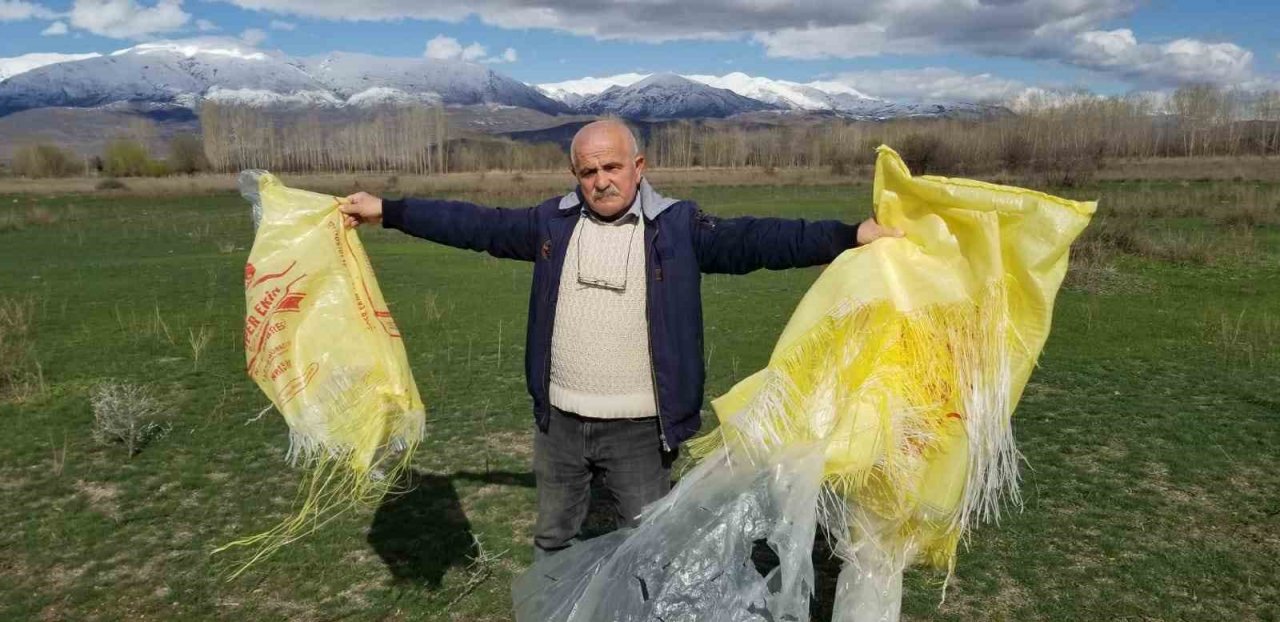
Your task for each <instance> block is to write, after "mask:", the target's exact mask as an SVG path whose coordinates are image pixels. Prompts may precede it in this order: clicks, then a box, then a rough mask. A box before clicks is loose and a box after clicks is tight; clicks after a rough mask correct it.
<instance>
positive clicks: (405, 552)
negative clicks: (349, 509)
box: [368, 471, 534, 589]
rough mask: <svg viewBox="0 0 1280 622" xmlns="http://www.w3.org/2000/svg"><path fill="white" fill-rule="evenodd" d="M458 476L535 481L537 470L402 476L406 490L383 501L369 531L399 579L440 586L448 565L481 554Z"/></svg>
mask: <svg viewBox="0 0 1280 622" xmlns="http://www.w3.org/2000/svg"><path fill="white" fill-rule="evenodd" d="M458 480H466V481H476V482H484V483H486V484H498V485H502V486H521V487H525V488H532V487H533V485H534V481H533V473H511V472H497V471H495V472H490V473H472V472H467V471H460V472H457V473H452V474H449V475H437V474H433V473H423V472H420V471H414V472H413V473H411V474H409V475H407V476H406V477H405V478H404V480H403V481H402V482H401V488H402V490H404V491H405V492H402V493H398V494H393V495H389V496H388V497H387V498H386V499H385V500H383V502H382V505H380V506H378V510H377V512H376V513H375V514H374V516H373V524H372V525H371V526H370V529H369V537H368V540H369V545H370V546H372V547H373V550H374V552H376V553H377V554H378V557H380V558H382V562H383V563H384V564H386V566H387V569H388V570H390V571H391V575H392V577H394V580H395V581H397V582H404V583H411V584H414V585H426V586H428V587H430V588H431V589H438V588H439V587H440V582H441V579H442V578H443V577H444V574H445V572H446V571H448V569H449V568H451V567H454V566H459V567H465V566H466V565H467V564H469V563H471V558H472V557H474V556H475V555H477V553H478V551H477V550H476V544H475V539H474V538H473V537H472V535H471V522H470V521H468V520H467V515H466V513H464V512H463V510H462V502H461V501H460V500H459V498H458V490H457V488H456V487H455V486H454V482H456V481H458Z"/></svg>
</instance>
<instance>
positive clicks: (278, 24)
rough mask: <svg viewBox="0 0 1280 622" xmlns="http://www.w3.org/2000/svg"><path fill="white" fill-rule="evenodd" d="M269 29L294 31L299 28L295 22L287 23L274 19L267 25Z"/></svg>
mask: <svg viewBox="0 0 1280 622" xmlns="http://www.w3.org/2000/svg"><path fill="white" fill-rule="evenodd" d="M267 27H268V28H270V29H272V30H294V29H296V28H297V27H298V25H297V24H295V23H293V22H286V21H284V20H280V19H273V20H271V23H270V24H268V25H267Z"/></svg>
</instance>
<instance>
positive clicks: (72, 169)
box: [13, 143, 84, 177]
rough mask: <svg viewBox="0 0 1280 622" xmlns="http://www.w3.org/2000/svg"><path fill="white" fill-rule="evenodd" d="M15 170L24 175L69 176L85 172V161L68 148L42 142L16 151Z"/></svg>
mask: <svg viewBox="0 0 1280 622" xmlns="http://www.w3.org/2000/svg"><path fill="white" fill-rule="evenodd" d="M13 172H14V173H17V174H18V175H22V176H24V177H67V176H70V175H80V174H83V173H84V163H83V162H82V161H81V160H80V158H79V157H78V156H77V155H76V154H74V153H72V152H70V151H68V150H66V149H63V148H61V147H58V146H56V145H48V144H43V143H41V144H38V145H26V146H23V147H19V148H18V149H17V151H16V152H14V154H13Z"/></svg>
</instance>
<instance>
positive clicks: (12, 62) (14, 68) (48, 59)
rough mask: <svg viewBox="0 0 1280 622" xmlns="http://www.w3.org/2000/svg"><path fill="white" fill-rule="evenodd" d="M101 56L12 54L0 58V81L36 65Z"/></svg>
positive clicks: (96, 54) (41, 53) (93, 53)
mask: <svg viewBox="0 0 1280 622" xmlns="http://www.w3.org/2000/svg"><path fill="white" fill-rule="evenodd" d="M97 56H101V54H98V53H97V52H90V53H88V54H57V53H44V52H35V53H32V54H23V55H22V56H14V57H12V58H0V82H3V81H5V80H7V79H9V78H10V77H12V76H16V75H18V74H20V73H26V72H28V71H31V70H32V69H35V68H37V67H44V66H45V65H53V64H55V63H65V62H68V61H73V60H84V59H86V58H95V57H97Z"/></svg>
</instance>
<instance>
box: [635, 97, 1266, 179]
mask: <svg viewBox="0 0 1280 622" xmlns="http://www.w3.org/2000/svg"><path fill="white" fill-rule="evenodd" d="M1167 108H1168V109H1167V110H1164V111H1157V109H1156V108H1155V105H1154V103H1153V102H1151V101H1150V100H1149V99H1144V98H1139V97H1109V98H1097V97H1081V98H1078V99H1076V100H1074V101H1071V102H1068V103H1057V104H1054V105H1042V106H1034V107H1030V108H1029V109H1025V110H1023V111H1022V112H1021V113H1019V114H1017V115H1010V116H1006V117H1000V118H995V119H986V120H955V119H898V120H892V121H885V122H865V121H862V122H856V121H843V120H832V121H829V122H823V123H817V124H808V125H799V124H791V125H778V126H775V127H769V128H758V129H745V128H735V127H725V126H720V127H716V126H712V125H710V124H705V123H703V124H699V123H675V124H668V125H665V126H660V127H655V128H652V129H651V131H650V137H649V141H648V145H647V148H646V154H647V155H648V157H649V160H650V162H651V163H652V164H654V165H656V166H664V167H687V166H712V167H721V166H724V167H739V166H758V167H831V168H832V169H833V170H835V171H843V170H847V169H849V168H850V167H852V166H854V165H861V164H869V163H870V162H871V161H872V160H873V159H874V157H875V153H874V148H875V147H876V146H877V145H880V144H887V145H890V146H892V147H894V148H895V149H897V150H898V151H899V152H901V153H902V155H903V156H904V158H905V159H906V160H907V161H908V164H909V165H910V166H911V168H912V170H914V171H917V172H931V173H963V172H973V171H988V170H993V169H1004V170H1009V171H1021V170H1035V171H1054V172H1062V173H1064V174H1066V175H1070V174H1073V173H1076V172H1083V171H1084V170H1087V169H1088V168H1090V167H1094V168H1096V167H1097V166H1100V165H1101V163H1102V162H1104V161H1105V160H1107V159H1110V158H1133V159H1142V158H1157V157H1196V156H1239V155H1274V154H1280V93H1277V92H1270V93H1264V94H1262V95H1260V96H1255V97H1252V98H1250V99H1248V100H1245V99H1243V98H1242V97H1240V96H1239V95H1236V94H1233V93H1230V92H1224V91H1221V90H1218V89H1216V88H1214V87H1210V86H1191V87H1184V88H1182V89H1180V90H1178V91H1177V92H1176V93H1175V94H1174V95H1173V97H1172V99H1171V100H1170V101H1169V102H1168V104H1167Z"/></svg>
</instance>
